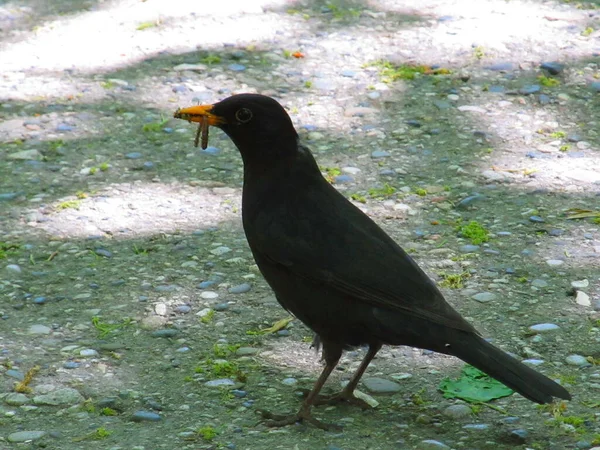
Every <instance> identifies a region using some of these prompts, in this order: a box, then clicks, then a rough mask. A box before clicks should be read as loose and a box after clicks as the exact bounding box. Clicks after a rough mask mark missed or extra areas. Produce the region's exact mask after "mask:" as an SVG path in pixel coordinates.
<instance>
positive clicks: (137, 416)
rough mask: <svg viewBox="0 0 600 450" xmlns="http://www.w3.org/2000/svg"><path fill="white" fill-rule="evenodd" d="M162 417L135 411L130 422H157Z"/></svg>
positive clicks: (150, 412) (149, 412) (152, 413)
mask: <svg viewBox="0 0 600 450" xmlns="http://www.w3.org/2000/svg"><path fill="white" fill-rule="evenodd" d="M161 419H162V417H161V415H160V414H157V413H155V412H152V411H136V412H134V413H133V415H132V416H131V420H133V421H134V422H158V421H159V420H161Z"/></svg>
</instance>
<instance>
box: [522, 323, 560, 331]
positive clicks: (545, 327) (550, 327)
mask: <svg viewBox="0 0 600 450" xmlns="http://www.w3.org/2000/svg"><path fill="white" fill-rule="evenodd" d="M529 329H530V330H531V331H534V332H535V333H547V332H548V331H556V330H559V329H560V327H559V326H558V325H556V324H553V323H538V324H536V325H531V326H530V327H529Z"/></svg>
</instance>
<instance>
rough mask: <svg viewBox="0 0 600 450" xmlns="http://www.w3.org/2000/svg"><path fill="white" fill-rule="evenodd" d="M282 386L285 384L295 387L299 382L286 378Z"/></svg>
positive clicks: (282, 381)
mask: <svg viewBox="0 0 600 450" xmlns="http://www.w3.org/2000/svg"><path fill="white" fill-rule="evenodd" d="M281 383H282V384H285V385H286V386H293V385H295V384H298V380H296V379H295V378H284V379H283V380H281Z"/></svg>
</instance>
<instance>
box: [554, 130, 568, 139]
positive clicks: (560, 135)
mask: <svg viewBox="0 0 600 450" xmlns="http://www.w3.org/2000/svg"><path fill="white" fill-rule="evenodd" d="M550 137H551V138H552V139H564V138H566V137H567V133H565V132H564V131H554V132H552V133H550Z"/></svg>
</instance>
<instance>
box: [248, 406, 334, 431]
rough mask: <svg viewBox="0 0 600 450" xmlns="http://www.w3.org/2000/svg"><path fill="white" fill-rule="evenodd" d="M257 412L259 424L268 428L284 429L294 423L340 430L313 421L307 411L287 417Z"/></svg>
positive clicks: (263, 411) (330, 424) (330, 425)
mask: <svg viewBox="0 0 600 450" xmlns="http://www.w3.org/2000/svg"><path fill="white" fill-rule="evenodd" d="M258 412H259V414H260V415H261V416H262V417H263V420H262V421H261V423H263V424H264V425H266V426H267V427H269V428H278V427H285V426H288V425H294V424H296V423H310V424H311V425H313V426H315V427H317V428H319V429H321V430H325V431H331V430H341V427H340V426H339V425H335V424H332V423H325V422H321V421H320V420H317V419H315V418H314V417H313V416H312V414H310V412H308V411H303V410H300V411H298V413H296V414H289V415H282V414H273V413H271V412H269V411H265V410H259V411H258Z"/></svg>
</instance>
